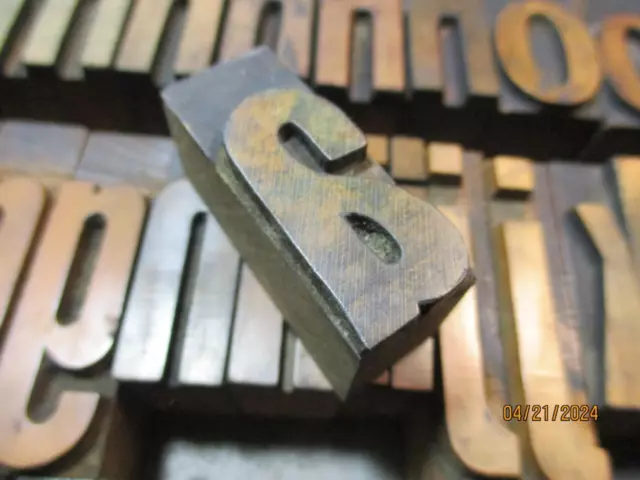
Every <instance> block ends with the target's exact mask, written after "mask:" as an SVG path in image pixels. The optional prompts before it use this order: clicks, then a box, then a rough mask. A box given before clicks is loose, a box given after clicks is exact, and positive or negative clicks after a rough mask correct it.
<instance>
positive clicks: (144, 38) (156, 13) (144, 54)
mask: <svg viewBox="0 0 640 480" xmlns="http://www.w3.org/2000/svg"><path fill="white" fill-rule="evenodd" d="M172 5H173V0H139V1H137V2H135V4H134V6H133V10H132V12H131V18H130V19H129V21H128V23H127V27H126V30H125V33H124V37H123V39H122V43H121V45H120V48H119V50H118V54H117V57H116V62H115V65H116V69H117V70H120V71H123V72H130V73H140V74H148V73H150V72H151V70H152V68H153V65H154V62H155V59H156V54H157V51H158V48H159V45H160V42H161V40H162V34H163V32H164V29H165V25H166V23H167V20H168V19H169V13H170V12H171V7H172Z"/></svg>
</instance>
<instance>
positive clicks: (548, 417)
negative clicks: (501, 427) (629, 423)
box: [502, 404, 600, 422]
mask: <svg viewBox="0 0 640 480" xmlns="http://www.w3.org/2000/svg"><path fill="white" fill-rule="evenodd" d="M599 417H600V414H599V412H598V405H591V406H590V405H528V404H525V405H505V406H504V407H503V409H502V419H503V420H504V421H505V422H510V421H512V420H514V421H516V422H527V421H529V420H531V421H532V422H597V421H598V418H599Z"/></svg>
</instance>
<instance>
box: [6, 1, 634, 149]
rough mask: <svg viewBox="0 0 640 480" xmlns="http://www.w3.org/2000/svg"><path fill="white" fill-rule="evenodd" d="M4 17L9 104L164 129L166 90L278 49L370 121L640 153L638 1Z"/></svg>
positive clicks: (460, 135)
mask: <svg viewBox="0 0 640 480" xmlns="http://www.w3.org/2000/svg"><path fill="white" fill-rule="evenodd" d="M0 12H2V15H0V17H1V18H2V20H1V21H0V67H1V68H0V70H1V72H2V74H0V104H2V108H1V110H0V115H5V116H14V117H22V118H25V117H28V118H34V119H41V120H49V121H72V122H78V123H81V124H84V125H87V126H89V127H91V128H98V129H103V128H107V129H117V130H126V131H130V132H138V133H154V134H159V133H162V134H165V133H167V126H166V124H165V123H164V121H163V120H162V118H161V116H159V115H156V113H155V112H157V111H159V105H160V104H159V102H158V96H157V90H156V88H157V85H165V84H166V83H167V82H169V81H171V80H172V79H174V78H177V77H182V76H185V75H190V74H192V73H196V72H198V71H200V70H202V69H204V68H206V67H208V66H209V65H211V64H213V63H216V62H220V61H224V60H228V59H230V58H233V57H237V56H239V55H241V54H243V53H245V52H246V51H247V50H249V49H251V48H253V47H254V46H255V45H256V44H266V45H269V46H271V47H272V48H273V49H274V51H275V52H276V54H277V55H278V57H279V58H280V60H281V61H282V62H283V64H284V65H286V66H287V67H289V68H290V69H291V70H292V71H294V72H296V73H297V74H298V75H299V76H300V77H302V78H303V79H305V80H307V81H308V83H309V84H310V86H312V87H314V88H316V87H317V88H318V89H319V90H320V91H321V92H322V93H323V94H325V95H328V96H329V97H330V98H331V99H333V100H336V101H339V102H340V105H341V106H342V107H343V108H345V109H346V110H347V112H348V113H349V115H350V116H352V117H354V118H356V119H357V121H358V123H359V124H360V125H362V126H363V127H364V129H365V130H366V131H367V132H368V131H371V132H375V133H384V134H387V135H404V136H412V135H413V136H418V137H422V138H424V139H425V140H428V141H436V142H449V141H452V142H454V143H455V142H462V143H465V144H468V145H470V146H473V147H475V148H479V149H481V150H483V151H486V152H491V153H496V152H497V153H500V154H506V155H519V156H525V157H530V158H534V159H537V158H541V157H545V156H560V157H562V158H570V159H574V160H577V159H578V158H580V157H581V156H585V157H589V159H591V160H593V159H596V160H597V158H598V152H600V153H602V152H606V153H607V154H610V153H618V154H619V153H629V154H637V153H639V151H640V144H639V143H638V141H637V136H636V135H634V132H635V131H637V129H638V128H639V127H640V110H639V109H640V100H639V99H638V98H637V93H636V91H637V90H638V85H639V84H640V75H638V73H637V69H636V68H635V67H634V65H636V64H637V62H638V59H639V58H640V45H639V43H638V40H637V35H636V34H635V33H634V32H637V31H638V29H639V26H640V23H639V20H638V18H639V17H638V15H640V6H639V5H638V4H637V2H634V1H633V0H617V1H616V2H605V1H603V0H589V1H584V2H570V1H561V0H556V1H542V0H536V1H528V2H521V1H519V0H456V1H454V2H451V1H441V0H438V1H431V0H411V1H409V0H406V1H404V2H403V1H401V0H393V1H377V0H349V1H344V0H316V1H312V0H279V1H276V2H267V1H265V0H215V1H210V2H207V1H202V0H197V1H196V0H193V1H190V2H185V3H183V2H177V3H176V2H172V1H168V0H163V1H155V2H154V1H146V0H145V1H136V2H132V1H131V0H114V1H107V0H96V1H91V2H76V1H71V0H70V1H64V2H63V1H42V2H23V1H16V0H3V1H2V2H0ZM529 20H531V21H529ZM33 92H36V95H34V94H33ZM87 102H90V103H91V104H92V105H93V106H92V107H91V108H86V107H83V106H82V105H84V104H86V103H87ZM123 111H124V112H126V113H124V114H123ZM3 112H4V113H3ZM612 144H616V145H617V147H613V146H612ZM614 149H617V150H618V151H616V152H613V150H614Z"/></svg>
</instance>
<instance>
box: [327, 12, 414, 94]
mask: <svg viewBox="0 0 640 480" xmlns="http://www.w3.org/2000/svg"><path fill="white" fill-rule="evenodd" d="M356 9H361V10H366V11H368V12H369V13H370V14H371V15H372V17H373V28H374V34H373V39H374V40H373V42H374V43H373V58H375V62H374V70H373V87H374V89H375V90H376V91H382V92H402V91H403V90H404V83H405V82H404V65H405V56H404V49H403V40H402V29H403V27H402V2H401V1H400V0H349V1H345V0H322V1H321V2H320V13H319V27H318V38H317V45H318V46H317V49H318V53H317V58H316V83H317V84H318V85H321V86H328V87H342V88H345V87H347V86H348V85H349V69H350V63H351V55H350V43H351V41H350V37H351V24H352V22H353V13H354V11H355V10H356Z"/></svg>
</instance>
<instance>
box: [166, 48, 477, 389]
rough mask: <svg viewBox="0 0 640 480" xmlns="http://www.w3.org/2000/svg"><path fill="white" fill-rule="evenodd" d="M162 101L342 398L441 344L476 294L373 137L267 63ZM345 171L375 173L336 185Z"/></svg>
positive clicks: (458, 242) (440, 225)
mask: <svg viewBox="0 0 640 480" xmlns="http://www.w3.org/2000/svg"><path fill="white" fill-rule="evenodd" d="M274 88H275V89H279V90H274ZM269 89H271V90H269ZM214 92H216V93H215V94H214ZM163 99H164V102H165V107H166V110H167V115H168V118H169V122H170V125H171V129H172V132H173V134H174V136H175V138H176V140H177V143H178V146H179V149H180V152H181V155H182V158H183V163H184V166H185V172H186V173H187V176H189V178H190V179H191V181H192V182H193V183H194V185H195V187H196V189H197V190H198V192H199V193H200V195H201V196H202V197H203V199H204V201H205V203H207V206H208V207H209V208H210V209H211V210H212V211H213V212H215V215H216V218H217V219H218V220H219V222H220V224H221V225H222V227H223V228H224V229H225V231H226V232H227V234H228V235H229V236H230V238H231V240H232V241H233V243H234V245H235V246H236V248H238V250H239V252H240V254H241V255H242V257H243V258H244V259H245V260H246V261H247V263H248V264H249V265H250V266H251V268H252V270H253V272H254V273H255V275H256V277H257V278H258V280H259V281H260V283H261V284H262V285H263V287H264V288H265V289H266V290H267V292H268V293H269V294H270V295H271V297H272V298H273V300H274V302H275V303H276V305H277V306H278V308H279V309H280V311H281V312H282V313H283V314H284V316H285V318H286V319H287V320H288V321H289V322H291V324H293V325H294V328H295V330H296V333H297V334H298V335H299V336H300V337H301V339H302V340H303V343H305V346H306V347H307V348H308V349H309V351H310V352H311V354H312V355H313V357H314V359H315V360H316V361H317V362H318V364H319V366H320V367H321V368H322V370H323V372H324V373H325V375H326V376H327V378H328V379H329V381H330V382H331V383H332V385H333V386H334V389H335V390H336V391H337V393H338V394H339V395H340V396H342V397H345V396H346V395H347V394H348V393H349V392H350V390H351V389H352V387H353V385H354V384H357V383H360V382H362V381H365V380H366V379H370V378H371V377H374V376H376V375H379V374H380V373H382V371H383V370H384V369H385V368H387V367H389V366H390V365H391V364H392V363H394V361H395V360H397V359H399V358H400V357H401V356H402V355H404V354H406V353H407V352H408V351H409V350H410V349H411V348H413V347H415V346H416V345H418V344H419V343H421V342H422V341H423V340H424V339H425V338H426V337H427V336H429V335H432V334H434V333H435V329H436V328H437V326H438V325H439V323H440V321H441V320H442V319H443V318H444V316H446V314H447V313H448V312H449V311H450V309H451V308H453V306H454V305H455V303H456V302H457V300H458V299H459V298H460V297H461V295H462V294H463V293H464V291H466V290H467V288H468V287H469V286H470V285H471V283H472V278H473V276H472V274H471V272H470V269H469V265H468V257H467V254H466V250H465V248H464V244H463V242H462V239H461V238H460V236H459V233H458V232H457V231H456V230H455V228H454V227H453V226H452V225H451V224H450V222H449V221H447V220H446V219H445V218H444V217H442V215H441V214H440V213H439V212H437V210H435V209H433V207H431V206H429V205H428V204H426V203H424V202H420V201H419V200H418V199H416V198H415V197H413V196H411V195H409V194H407V193H405V192H401V191H400V190H396V189H394V188H393V187H392V186H391V185H390V184H389V181H390V180H386V181H384V177H386V178H387V179H388V177H387V176H386V174H385V173H384V171H382V170H381V169H380V167H378V166H376V165H375V164H373V163H370V162H367V161H365V148H366V143H365V139H364V136H363V135H362V134H361V133H360V132H359V131H358V130H357V129H356V128H355V127H354V126H353V124H351V123H350V121H349V120H348V119H347V118H346V117H345V116H344V115H342V114H341V113H340V112H339V111H338V110H337V109H336V108H335V107H333V106H331V105H330V104H328V103H327V102H325V101H322V100H320V99H319V98H318V97H315V96H313V95H311V94H310V93H309V92H308V90H307V89H306V87H304V85H303V84H302V83H301V82H300V81H299V80H298V79H297V78H295V76H293V74H291V73H290V72H289V71H288V70H287V69H286V68H284V67H283V66H282V65H280V64H278V62H277V61H276V59H275V57H274V56H273V54H271V53H270V52H269V51H268V50H266V49H260V50H256V51H254V52H252V53H250V54H248V55H247V56H245V57H244V58H242V59H239V60H237V61H234V62H229V63H226V64H223V65H221V66H220V67H218V68H214V69H211V70H209V71H207V72H203V73H202V74H200V75H197V76H195V77H193V78H191V79H189V80H187V81H185V82H183V83H179V84H176V85H174V86H172V87H169V88H168V89H167V90H165V92H164V94H163ZM257 119H259V120H258V121H257V122H256V120H257ZM333 132H340V133H339V135H337V136H336V134H334V133H333ZM248 134H249V135H252V136H251V137H249V138H247V135H248ZM341 169H342V170H344V169H351V170H356V171H358V170H363V171H364V172H365V173H364V174H363V173H360V174H358V175H357V176H356V177H345V178H340V177H338V176H332V175H327V173H331V172H334V173H337V172H338V171H340V170H341ZM365 175H366V176H368V177H369V178H371V177H374V178H378V179H380V180H382V181H379V182H375V181H368V180H367V181H363V180H362V178H358V177H363V176H365ZM400 212H402V213H401V214H400ZM427 225H429V229H427V227H426V226H427ZM426 252H430V253H426ZM357 272H360V273H357ZM374 272H375V273H374ZM374 278H376V279H377V280H373V279H374ZM347 279H350V280H347ZM400 292H403V293H402V294H400Z"/></svg>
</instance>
